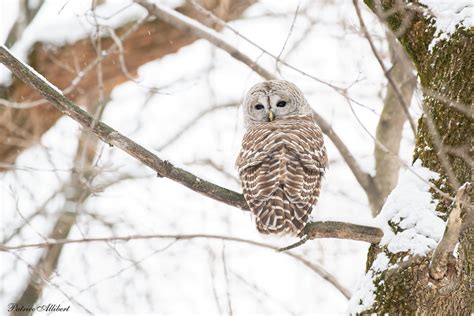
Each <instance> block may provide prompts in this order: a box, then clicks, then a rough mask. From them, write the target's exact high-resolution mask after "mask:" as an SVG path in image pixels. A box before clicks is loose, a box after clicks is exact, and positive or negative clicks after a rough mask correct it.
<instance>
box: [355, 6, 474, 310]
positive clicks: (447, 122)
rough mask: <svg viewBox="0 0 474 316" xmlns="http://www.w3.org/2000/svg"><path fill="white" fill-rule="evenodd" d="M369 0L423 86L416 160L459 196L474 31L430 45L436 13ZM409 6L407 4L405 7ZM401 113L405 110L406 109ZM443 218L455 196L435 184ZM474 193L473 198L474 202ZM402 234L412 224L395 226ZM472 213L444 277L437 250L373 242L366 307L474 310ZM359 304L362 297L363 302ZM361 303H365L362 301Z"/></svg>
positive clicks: (464, 174) (469, 146)
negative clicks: (381, 264)
mask: <svg viewBox="0 0 474 316" xmlns="http://www.w3.org/2000/svg"><path fill="white" fill-rule="evenodd" d="M366 4H367V5H368V6H369V7H370V8H371V9H372V10H373V11H374V12H375V13H376V14H377V15H378V16H379V17H381V18H384V19H385V22H386V24H387V26H388V27H389V28H390V29H391V30H392V31H393V32H394V34H396V35H397V38H398V40H399V41H400V43H401V44H402V45H403V47H404V48H405V49H406V51H407V52H408V54H409V55H410V58H411V59H412V60H413V62H414V64H415V66H416V69H417V71H418V76H419V78H420V82H421V87H422V89H423V94H424V99H423V110H424V114H423V116H422V117H421V118H420V119H419V121H418V128H417V135H416V148H415V153H414V161H415V160H417V159H419V160H421V163H422V166H424V167H426V168H428V169H430V170H432V171H435V172H437V173H438V174H439V177H438V178H436V179H433V180H432V183H433V184H434V185H435V186H436V187H437V188H439V189H440V190H442V191H443V192H444V193H446V194H447V195H449V196H451V197H453V198H454V196H455V194H456V190H457V189H458V186H459V185H460V184H463V183H465V182H472V180H473V172H472V154H473V148H474V147H473V135H474V127H473V126H474V125H473V120H472V95H473V93H474V91H473V90H474V89H473V84H472V74H473V58H472V56H473V47H474V42H473V30H472V29H470V30H467V29H465V28H463V27H462V26H459V25H458V26H457V28H456V30H455V32H454V33H453V34H452V35H451V36H449V37H448V39H445V40H441V41H439V42H438V43H437V44H436V45H434V47H433V49H432V50H431V51H430V50H429V45H430V43H431V41H432V40H433V37H434V35H435V31H436V29H435V27H434V23H433V22H434V19H435V17H431V16H429V15H427V14H426V13H423V12H426V10H425V8H423V7H422V6H420V5H419V4H418V3H410V4H404V3H403V2H400V1H395V0H392V1H389V0H384V1H382V2H381V3H380V2H378V1H368V0H366ZM402 4H403V5H402ZM400 111H401V109H400ZM431 193H432V200H433V202H435V203H436V204H437V207H436V209H437V211H439V214H441V215H440V217H441V218H442V219H446V218H447V216H448V215H449V212H450V211H451V209H452V206H451V204H452V200H448V199H446V198H443V197H442V196H441V194H439V193H436V192H435V191H434V190H431ZM472 198H473V196H472V193H471V195H470V197H469V201H468V202H469V203H471V204H472ZM391 227H392V230H393V232H394V233H395V234H398V233H400V232H402V231H404V229H405V228H403V227H400V226H397V225H394V224H393V223H392V225H391ZM473 242H474V230H473V227H472V218H471V220H469V219H468V218H464V229H463V231H462V232H461V235H460V238H459V247H458V250H457V256H456V257H455V256H452V255H451V256H450V257H449V261H448V265H447V271H446V273H445V275H444V277H443V278H442V279H440V280H436V279H434V278H432V277H431V276H430V273H429V264H430V260H431V257H432V252H429V253H428V254H426V255H425V256H415V255H413V254H411V253H407V252H396V251H394V252H391V251H389V250H388V249H387V247H386V246H383V245H382V246H377V247H371V249H370V251H369V255H368V262H367V267H368V268H370V267H372V268H371V269H370V271H368V273H371V277H372V282H373V286H374V290H373V295H374V300H373V303H372V304H371V306H370V307H365V308H364V309H363V310H362V311H361V310H358V312H361V313H363V314H366V313H377V314H385V313H389V314H410V315H411V314H423V315H470V314H471V311H472V307H473V306H472V304H473V303H472V301H473V298H472V296H473V292H472V288H471V286H472V284H471V283H472V280H473V274H472V271H473V264H474V255H473V247H472V245H473ZM382 252H383V253H385V255H387V257H388V262H389V264H390V266H391V268H390V269H388V268H387V269H386V270H383V271H376V269H375V268H374V266H373V265H372V264H373V263H374V259H375V258H376V257H377V254H379V253H382ZM356 303H357V302H356ZM358 303H360V304H361V305H362V302H358Z"/></svg>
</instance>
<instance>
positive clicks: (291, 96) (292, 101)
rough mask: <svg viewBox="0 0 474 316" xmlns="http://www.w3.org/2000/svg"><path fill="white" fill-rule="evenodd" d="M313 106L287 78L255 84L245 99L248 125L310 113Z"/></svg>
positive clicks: (245, 119)
mask: <svg viewBox="0 0 474 316" xmlns="http://www.w3.org/2000/svg"><path fill="white" fill-rule="evenodd" d="M310 114H311V107H310V106H309V104H308V101H306V98H305V97H304V95H303V92H301V90H300V89H298V87H297V86H296V85H294V84H293V83H291V82H289V81H285V80H269V81H263V82H260V83H257V84H256V85H254V86H253V87H252V88H251V89H250V90H249V91H248V92H247V95H246V96H245V99H244V122H245V126H246V127H250V126H252V125H253V124H257V123H261V122H271V121H273V120H279V119H282V118H285V117H287V116H289V115H310Z"/></svg>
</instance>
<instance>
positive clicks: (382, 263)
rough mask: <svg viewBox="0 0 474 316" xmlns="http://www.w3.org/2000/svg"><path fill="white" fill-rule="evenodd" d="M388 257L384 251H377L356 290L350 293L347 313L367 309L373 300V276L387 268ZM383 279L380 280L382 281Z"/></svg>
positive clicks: (355, 312)
mask: <svg viewBox="0 0 474 316" xmlns="http://www.w3.org/2000/svg"><path fill="white" fill-rule="evenodd" d="M388 265H389V258H388V257H387V255H386V254H385V253H383V252H382V253H379V254H378V255H377V258H375V260H374V262H373V263H372V267H370V269H369V271H368V272H367V273H366V274H365V276H364V277H363V278H362V280H361V281H360V282H359V284H358V285H357V292H355V293H354V295H352V297H351V299H350V300H349V307H348V308H349V309H348V311H349V313H350V314H351V315H352V314H357V313H361V312H363V311H365V310H367V309H369V308H370V307H371V306H372V304H373V303H374V302H375V285H374V278H375V276H376V275H377V274H378V273H379V272H381V271H384V270H386V269H387V268H388ZM382 282H383V281H381V283H382Z"/></svg>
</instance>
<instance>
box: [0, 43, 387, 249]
mask: <svg viewBox="0 0 474 316" xmlns="http://www.w3.org/2000/svg"><path fill="white" fill-rule="evenodd" d="M0 63H2V64H4V65H5V66H6V67H7V68H9V69H10V71H11V72H12V73H13V74H15V75H16V76H17V77H18V78H19V79H20V80H22V81H24V82H25V83H27V84H29V85H30V86H32V87H33V88H34V89H35V90H37V91H38V93H40V94H41V95H43V97H45V98H46V99H47V100H49V101H50V102H51V104H52V105H53V106H54V107H55V108H56V109H58V110H59V111H61V112H62V113H63V114H65V115H67V116H69V117H71V118H72V119H73V120H75V121H76V122H78V123H79V124H81V125H82V126H83V127H84V128H85V129H87V130H90V131H92V132H93V133H94V134H96V135H97V136H98V137H99V138H100V139H101V140H102V141H104V142H106V143H108V144H110V145H111V146H112V145H113V146H116V147H118V148H120V149H121V150H123V151H124V152H126V153H127V154H129V155H130V156H132V157H134V158H135V159H137V160H139V161H140V162H142V163H144V164H145V165H147V166H148V167H150V168H151V169H153V170H154V171H156V172H157V174H158V175H159V176H161V177H166V178H168V179H170V180H173V181H176V182H178V183H180V184H181V185H184V186H186V187H188V188H189V189H191V190H193V191H195V192H198V193H201V194H203V195H205V196H207V197H209V198H211V199H214V200H217V201H220V202H223V203H225V204H228V205H231V206H234V207H237V208H240V209H242V210H248V206H247V203H246V202H245V199H244V197H243V195H242V194H239V193H237V192H234V191H232V190H228V189H226V188H223V187H220V186H218V185H215V184H213V183H211V182H208V181H206V180H204V179H200V178H198V177H196V176H195V175H193V174H192V173H190V172H188V171H186V170H183V169H181V168H177V167H175V166H173V165H172V164H171V163H170V162H168V161H165V160H162V159H160V158H159V157H158V156H156V155H154V154H153V153H152V152H150V151H149V150H147V149H145V148H144V147H142V146H140V145H139V144H137V143H136V142H134V141H133V140H131V139H129V138H127V137H125V136H124V135H122V134H120V133H119V132H117V131H116V130H114V129H113V128H111V127H110V126H108V125H106V124H104V123H102V122H95V121H94V118H93V117H92V116H91V115H90V114H89V113H87V112H86V111H84V110H82V109H81V108H80V107H78V106H77V105H76V104H74V102H72V101H71V100H69V99H68V98H67V97H65V96H64V95H63V94H62V93H61V91H59V90H58V89H57V88H56V87H54V86H53V85H52V84H50V83H49V82H48V81H47V80H46V79H44V78H43V77H41V76H39V75H38V74H37V73H36V72H35V71H34V70H33V69H31V68H30V67H29V66H27V65H25V64H23V63H22V62H21V61H19V60H18V59H17V58H16V57H15V56H13V55H12V54H11V53H10V51H9V50H8V49H7V48H6V47H5V46H0ZM328 223H330V222H326V223H325V224H319V223H313V224H308V227H309V228H307V229H308V231H307V232H306V234H307V235H308V236H309V237H313V238H317V237H335V238H347V239H355V240H363V241H368V242H372V241H374V242H378V240H380V238H379V239H375V238H378V237H374V234H375V236H379V237H380V236H381V234H382V232H381V230H380V229H377V228H372V227H366V226H361V225H354V224H348V223H338V224H337V225H336V224H334V225H333V226H330V227H332V228H330V227H329V226H328V227H327V228H325V227H324V226H326V225H328ZM321 225H322V228H321ZM331 234H332V235H331ZM364 234H365V236H364ZM311 239H312V238H311ZM376 240H377V241H376Z"/></svg>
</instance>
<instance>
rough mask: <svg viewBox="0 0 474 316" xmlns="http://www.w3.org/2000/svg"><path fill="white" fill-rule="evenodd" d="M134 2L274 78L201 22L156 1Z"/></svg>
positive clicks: (266, 75)
mask: <svg viewBox="0 0 474 316" xmlns="http://www.w3.org/2000/svg"><path fill="white" fill-rule="evenodd" d="M135 2H136V3H138V4H139V5H141V6H143V7H144V8H145V9H147V10H148V12H150V14H152V15H154V16H156V17H157V18H159V19H161V20H163V21H165V22H166V23H169V24H171V25H174V26H175V27H177V28H179V29H180V30H183V31H188V32H191V33H192V34H194V35H195V36H198V37H200V38H204V39H206V40H207V41H209V42H210V43H212V44H214V45H216V46H217V47H219V48H221V49H223V50H224V51H226V52H228V53H229V54H230V55H231V56H232V57H233V58H235V59H237V60H239V61H241V62H243V63H244V64H246V65H248V66H250V68H252V69H253V70H254V71H255V72H256V73H258V74H260V75H262V76H263V77H264V78H265V79H267V80H270V79H274V78H275V77H274V76H273V75H272V74H271V73H270V72H269V71H267V70H266V69H264V68H263V67H261V66H260V65H259V64H257V63H256V62H255V61H253V60H252V59H251V58H250V57H248V56H247V55H245V54H243V53H242V52H240V51H239V50H238V49H237V48H235V47H234V46H232V45H231V44H229V43H228V42H227V41H226V40H224V39H223V38H222V36H221V35H220V34H219V33H217V32H216V31H214V30H213V29H211V28H208V27H207V26H205V25H202V24H201V23H199V22H197V21H196V20H193V19H191V18H189V17H187V16H185V15H184V14H181V13H178V12H177V11H175V10H173V9H170V8H168V7H167V6H165V5H162V4H158V3H155V4H152V3H150V2H148V1H147V0H135Z"/></svg>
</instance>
